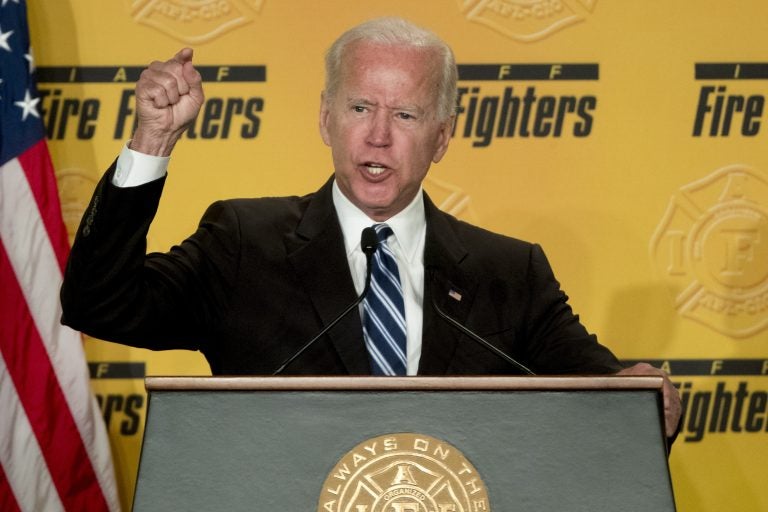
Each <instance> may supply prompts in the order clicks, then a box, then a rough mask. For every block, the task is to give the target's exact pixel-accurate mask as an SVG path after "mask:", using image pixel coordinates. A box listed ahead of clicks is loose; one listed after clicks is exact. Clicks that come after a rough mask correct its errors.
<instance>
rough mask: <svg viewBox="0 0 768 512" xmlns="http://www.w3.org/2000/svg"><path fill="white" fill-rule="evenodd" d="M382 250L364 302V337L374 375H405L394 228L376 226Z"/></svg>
mask: <svg viewBox="0 0 768 512" xmlns="http://www.w3.org/2000/svg"><path fill="white" fill-rule="evenodd" d="M373 228H374V229H375V230H376V234H377V235H378V238H379V247H378V248H377V249H376V252H375V253H374V255H373V262H372V266H373V268H372V269H371V289H370V291H369V292H368V295H367V296H366V298H365V300H364V301H363V336H364V337H365V345H366V347H367V348H368V354H369V356H370V359H371V369H372V370H373V374H374V375H405V374H406V368H407V363H406V361H407V358H406V337H405V332H406V330H405V305H404V303H403V287H402V285H401V284H400V272H398V270H397V261H395V255H394V254H393V253H392V250H391V249H390V248H389V245H387V238H389V236H390V235H392V228H390V227H389V226H387V225H386V224H376V225H374V226H373Z"/></svg>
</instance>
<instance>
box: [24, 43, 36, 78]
mask: <svg viewBox="0 0 768 512" xmlns="http://www.w3.org/2000/svg"><path fill="white" fill-rule="evenodd" d="M24 58H25V59H27V60H28V61H29V72H30V73H32V72H33V71H34V70H35V54H34V53H32V47H31V46H30V47H29V53H25V54H24Z"/></svg>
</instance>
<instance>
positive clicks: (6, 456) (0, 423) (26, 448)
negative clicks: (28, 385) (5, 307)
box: [0, 322, 64, 512]
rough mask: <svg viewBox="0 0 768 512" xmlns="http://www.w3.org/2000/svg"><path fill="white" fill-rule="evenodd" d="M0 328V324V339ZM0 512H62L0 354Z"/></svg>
mask: <svg viewBox="0 0 768 512" xmlns="http://www.w3.org/2000/svg"><path fill="white" fill-rule="evenodd" d="M3 325H4V324H3V323H2V322H0V336H5V334H6V333H5V332H3V327H2V326H3ZM0 408H1V409H2V411H3V414H2V415H0V473H2V471H3V468H5V476H6V477H7V478H4V477H3V475H0V510H3V511H5V510H45V511H50V512H59V511H62V510H64V507H63V505H62V504H61V500H60V499H59V494H58V492H57V490H56V488H55V487H54V485H53V482H52V481H51V474H50V473H49V472H48V467H47V466H46V464H45V460H44V459H43V454H42V453H41V452H40V446H39V445H38V444H37V439H36V438H35V434H34V432H32V426H31V425H30V424H29V420H28V419H27V415H26V413H25V412H24V409H23V407H22V405H21V402H19V396H18V395H17V394H16V386H14V384H13V381H11V379H10V376H9V375H8V369H7V367H6V365H5V360H4V359H3V357H2V354H0Z"/></svg>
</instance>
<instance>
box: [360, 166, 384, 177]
mask: <svg viewBox="0 0 768 512" xmlns="http://www.w3.org/2000/svg"><path fill="white" fill-rule="evenodd" d="M365 168H366V169H368V172H369V173H371V174H373V175H374V176H378V175H379V174H381V173H383V172H384V167H383V166H381V165H378V164H368V165H366V166H365Z"/></svg>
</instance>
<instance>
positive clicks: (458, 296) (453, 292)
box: [448, 288, 461, 302]
mask: <svg viewBox="0 0 768 512" xmlns="http://www.w3.org/2000/svg"><path fill="white" fill-rule="evenodd" d="M448 296H449V297H450V298H452V299H453V300H455V301H457V302H460V301H461V294H460V293H459V292H457V291H456V290H454V289H453V288H451V290H450V291H449V292H448Z"/></svg>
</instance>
